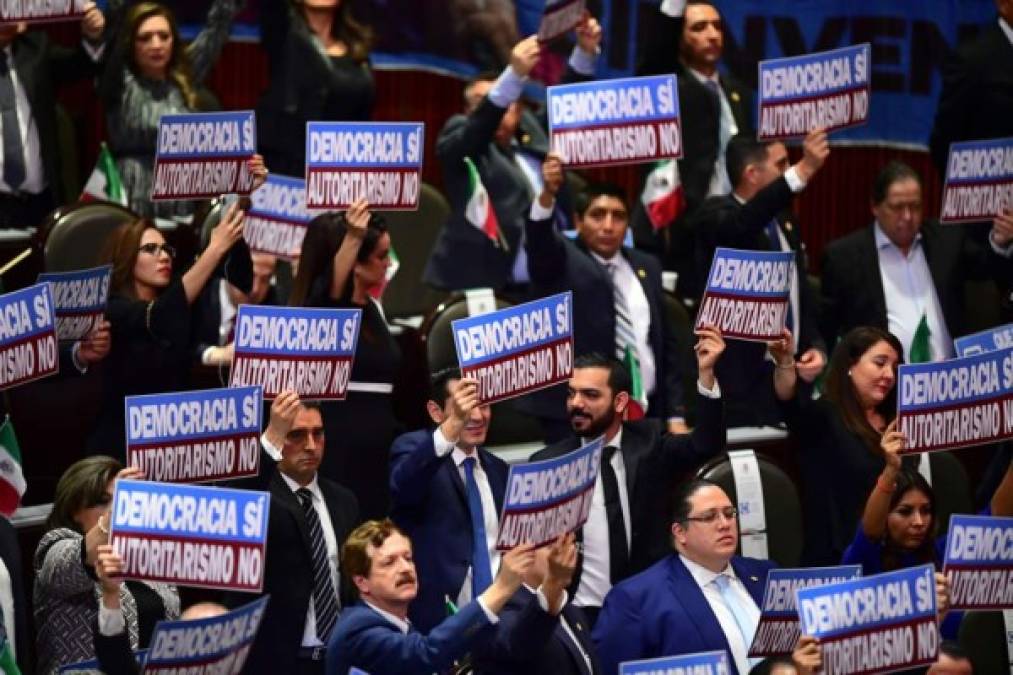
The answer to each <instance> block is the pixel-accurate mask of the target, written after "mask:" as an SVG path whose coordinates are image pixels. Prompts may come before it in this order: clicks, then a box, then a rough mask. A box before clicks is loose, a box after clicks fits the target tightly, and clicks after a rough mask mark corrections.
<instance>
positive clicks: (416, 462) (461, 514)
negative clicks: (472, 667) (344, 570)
mask: <svg viewBox="0 0 1013 675" xmlns="http://www.w3.org/2000/svg"><path fill="white" fill-rule="evenodd" d="M478 458H479V461H480V462H481V463H482V468H483V469H484V470H485V473H486V475H487V476H488V477H489V486H490V487H491V488H492V496H493V500H494V501H495V502H496V512H497V515H498V514H499V511H500V510H501V509H502V508H503V492H504V491H505V490H506V481H507V473H508V471H509V468H508V467H507V465H506V462H504V461H503V460H501V459H500V458H498V457H496V456H495V455H493V454H492V453H490V452H488V451H487V450H484V449H482V448H479V450H478ZM390 493H391V501H392V502H393V509H392V514H391V515H392V516H393V518H394V522H396V523H397V524H398V527H400V528H402V529H403V530H404V531H405V533H406V534H407V535H408V536H409V537H410V538H411V540H412V548H413V549H414V550H413V552H414V555H415V567H416V570H417V572H418V578H419V595H418V597H417V598H415V601H414V602H413V603H412V604H411V608H410V609H409V610H408V611H409V616H410V617H411V620H412V623H413V624H415V625H416V626H417V627H418V629H419V630H421V631H422V632H428V631H430V630H432V629H433V628H434V627H435V626H436V625H437V624H439V623H440V622H441V621H442V620H443V618H444V617H445V616H446V615H447V611H446V608H445V605H444V596H449V597H450V599H451V600H454V599H456V598H457V594H458V593H459V592H460V590H461V586H462V585H463V584H464V577H465V575H466V574H467V573H468V568H469V567H471V543H472V536H471V514H470V512H469V511H468V498H467V493H466V492H465V488H464V481H463V480H461V474H460V472H458V470H457V467H456V466H454V461H453V459H452V457H451V455H447V456H446V457H437V456H436V449H435V448H434V447H433V432H432V431H431V430H428V429H425V430H420V431H412V432H409V433H407V434H402V435H401V436H399V437H398V438H397V439H395V440H394V445H392V446H391V449H390ZM367 670H368V669H367Z"/></svg>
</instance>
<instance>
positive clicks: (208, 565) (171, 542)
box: [109, 480, 271, 593]
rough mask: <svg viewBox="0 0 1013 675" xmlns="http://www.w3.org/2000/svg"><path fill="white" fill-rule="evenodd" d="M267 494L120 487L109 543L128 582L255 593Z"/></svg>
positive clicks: (129, 483) (140, 484)
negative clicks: (118, 557) (159, 583)
mask: <svg viewBox="0 0 1013 675" xmlns="http://www.w3.org/2000/svg"><path fill="white" fill-rule="evenodd" d="M270 504H271V496H270V494H269V493H267V492H256V491H254V490H237V489H231V488H223V487H204V486H199V485H176V484H173V483H152V482H148V481H139V480H118V481H116V489H115V491H114V493H113V503H112V508H111V511H110V512H111V517H110V526H109V530H110V531H109V543H110V544H112V545H113V546H114V547H115V548H116V552H117V553H119V554H120V556H121V557H122V558H123V570H124V574H123V576H124V577H125V578H128V579H146V580H149V581H164V582H166V583H171V584H180V585H182V586H198V587H201V588H220V589H226V590H239V591H251V592H258V593H259V592H260V591H261V590H262V588H263V583H264V562H265V561H264V546H265V543H266V541H267V516H268V509H269V507H270Z"/></svg>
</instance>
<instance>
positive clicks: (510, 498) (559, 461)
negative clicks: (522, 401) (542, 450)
mask: <svg viewBox="0 0 1013 675" xmlns="http://www.w3.org/2000/svg"><path fill="white" fill-rule="evenodd" d="M604 446H605V437H604V436H602V437H600V438H597V439H596V440H594V441H592V442H590V443H588V444H586V445H584V446H583V447H580V448H577V449H576V450H574V451H573V452H570V453H567V454H565V455H563V456H562V457H556V458H554V459H546V460H542V461H540V462H528V463H526V464H514V465H512V466H511V467H510V474H509V475H508V476H507V488H506V494H505V495H504V498H503V513H502V515H501V516H500V519H499V534H498V535H497V536H496V548H497V549H499V550H501V551H508V550H510V549H511V548H513V547H514V546H517V545H518V544H525V543H528V544H535V545H537V546H541V545H543V544H547V543H549V542H551V541H552V540H554V539H555V538H556V537H558V536H559V535H561V534H566V533H567V532H573V531H574V530H576V529H577V528H578V527H580V526H581V525H583V524H584V523H585V522H586V521H587V514H588V512H589V510H590V509H591V498H592V497H593V496H594V482H595V479H597V477H598V468H599V466H600V465H601V453H602V449H603V448H604Z"/></svg>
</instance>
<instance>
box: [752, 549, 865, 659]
mask: <svg viewBox="0 0 1013 675" xmlns="http://www.w3.org/2000/svg"><path fill="white" fill-rule="evenodd" d="M860 576H862V566H861V565H839V566H837V567H804V568H798V569H774V570H770V571H769V572H768V573H767V585H766V587H765V588H764V590H763V603H762V604H761V605H760V623H759V625H758V626H757V627H756V636H755V637H754V638H753V644H752V646H751V647H750V648H749V656H779V655H781V654H791V653H792V652H793V651H795V647H796V646H797V645H798V638H799V636H800V635H801V634H802V627H801V625H800V624H799V622H798V605H797V604H796V598H795V591H797V590H798V589H800V588H811V587H814V586H825V585H826V584H833V583H837V582H839V581H848V580H850V579H857V578H859V577H860Z"/></svg>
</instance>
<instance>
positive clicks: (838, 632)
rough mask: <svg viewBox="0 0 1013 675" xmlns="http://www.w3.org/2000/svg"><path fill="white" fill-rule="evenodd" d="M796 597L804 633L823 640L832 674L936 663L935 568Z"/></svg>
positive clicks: (804, 590) (842, 584) (915, 569)
mask: <svg viewBox="0 0 1013 675" xmlns="http://www.w3.org/2000/svg"><path fill="white" fill-rule="evenodd" d="M796 593H797V596H798V601H797V604H798V613H799V619H800V620H801V622H802V632H803V633H804V634H805V635H811V636H813V637H816V638H819V640H820V647H821V648H822V650H823V672H824V673H826V674H827V675H851V674H852V673H855V674H858V673H861V674H863V675H865V674H867V673H868V674H871V673H889V672H893V671H895V670H904V669H906V668H912V667H914V666H921V665H926V664H929V663H932V662H933V661H935V660H936V654H937V652H938V649H939V625H938V623H937V621H936V581H935V570H934V568H933V567H932V565H921V566H920V567H909V568H906V569H901V570H897V571H895V572H887V573H886V574H877V575H875V576H871V577H864V578H862V579H855V580H853V581H842V582H839V583H836V584H827V585H825V586H816V587H812V588H801V589H799V590H798V591H797V592H796Z"/></svg>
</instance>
